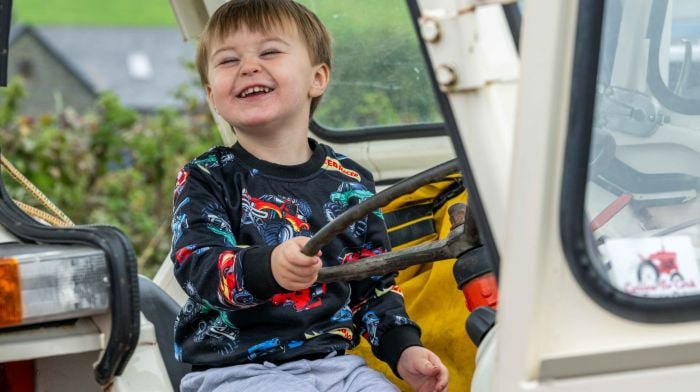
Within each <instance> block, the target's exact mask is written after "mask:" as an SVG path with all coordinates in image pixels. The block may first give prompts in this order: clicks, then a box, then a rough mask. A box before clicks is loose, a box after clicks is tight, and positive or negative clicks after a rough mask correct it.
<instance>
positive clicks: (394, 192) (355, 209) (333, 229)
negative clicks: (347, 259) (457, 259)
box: [302, 159, 478, 282]
mask: <svg viewBox="0 0 700 392" xmlns="http://www.w3.org/2000/svg"><path fill="white" fill-rule="evenodd" d="M458 171H459V166H458V163H457V159H452V160H449V161H446V162H443V163H441V164H439V165H437V166H434V167H432V168H430V169H427V170H425V171H423V172H420V173H418V174H416V175H414V176H411V177H408V178H406V179H404V180H401V181H399V182H397V183H396V184H394V185H392V186H390V187H389V188H386V189H384V190H383V191H381V192H378V193H377V194H375V195H373V196H372V197H370V198H368V199H366V200H364V201H363V202H362V203H359V204H356V205H354V206H352V207H350V208H349V209H347V210H346V211H345V212H343V213H342V214H340V215H339V216H337V217H336V218H335V219H334V220H332V221H330V222H329V223H328V224H326V225H325V226H324V227H323V228H321V230H319V231H318V232H317V233H316V234H314V235H313V236H312V237H311V239H310V240H309V241H308V242H307V243H306V245H305V246H304V248H303V249H302V252H303V253H304V254H306V255H309V256H311V255H315V254H317V253H318V251H319V250H320V249H321V248H322V247H324V246H325V245H327V244H328V243H330V241H331V240H333V238H335V236H336V235H338V234H340V233H342V232H343V231H344V230H345V229H346V228H347V227H349V226H350V225H351V224H352V223H354V222H356V221H358V220H360V219H362V218H363V217H364V216H366V215H368V214H370V213H371V212H372V211H374V210H376V209H379V208H382V207H385V206H386V205H388V204H389V203H390V202H391V201H392V200H394V199H396V198H397V197H399V196H402V195H405V194H409V193H411V192H414V191H416V190H417V189H419V188H420V187H422V186H424V185H427V184H430V183H433V182H436V181H439V180H442V179H444V178H445V177H447V176H448V175H450V174H453V173H456V172H458ZM467 212H468V210H467ZM467 215H468V219H467V221H465V223H464V224H465V229H464V230H460V231H459V232H458V233H455V235H454V236H451V237H450V238H448V239H447V240H445V241H442V242H440V241H435V243H439V244H438V247H445V248H448V247H451V248H455V246H456V247H457V249H462V248H464V247H465V246H471V245H472V244H475V243H476V242H478V234H477V233H476V227H475V225H474V222H473V220H472V219H471V216H470V214H468V213H467ZM465 244H466V245H465ZM424 248H425V247H421V246H416V247H412V248H408V249H405V250H402V251H400V252H401V254H402V255H403V254H406V255H408V254H409V253H410V252H407V251H410V250H412V249H415V250H416V251H417V252H425V249H424ZM452 252H453V253H454V250H452ZM436 254H439V255H447V254H448V253H445V252H438V253H436ZM393 255H398V253H397V252H394V251H392V252H386V253H383V254H382V255H379V256H373V257H368V258H366V259H365V260H369V259H375V258H379V257H381V258H384V259H386V258H387V257H391V256H393ZM409 257H410V255H409ZM420 262H422V261H412V262H411V263H412V264H417V263H420ZM357 263H358V262H355V263H351V264H344V265H340V266H332V267H323V268H321V271H319V279H318V281H319V282H329V281H337V280H343V278H342V276H345V275H348V274H345V273H343V271H339V269H344V268H352V267H355V266H354V265H355V264H357ZM412 264H410V265H412ZM403 265H405V264H403ZM351 266H352V267H351ZM408 266H409V265H405V266H403V268H406V267H408ZM331 271H332V272H331ZM338 272H340V274H339V273H338ZM349 275H352V274H349ZM330 276H333V278H329V277H330ZM338 276H340V278H339V277H338Z"/></svg>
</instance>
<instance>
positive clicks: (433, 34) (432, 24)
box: [420, 19, 440, 43]
mask: <svg viewBox="0 0 700 392" xmlns="http://www.w3.org/2000/svg"><path fill="white" fill-rule="evenodd" d="M420 34H421V36H422V37H423V39H424V40H426V41H427V42H432V43H435V42H437V41H439V40H440V25H439V24H438V22H437V21H435V20H433V19H422V20H421V21H420Z"/></svg>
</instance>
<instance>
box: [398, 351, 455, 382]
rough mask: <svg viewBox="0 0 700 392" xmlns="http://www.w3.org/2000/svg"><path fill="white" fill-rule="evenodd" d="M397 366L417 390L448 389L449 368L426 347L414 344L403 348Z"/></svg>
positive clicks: (405, 379)
mask: <svg viewBox="0 0 700 392" xmlns="http://www.w3.org/2000/svg"><path fill="white" fill-rule="evenodd" d="M396 368H397V370H398V372H399V375H400V376H401V378H403V379H404V381H406V382H407V383H408V385H410V386H411V388H413V390H414V391H416V392H443V391H447V381H448V373H447V368H446V367H445V365H443V364H442V361H440V358H438V356H437V355H435V354H434V353H433V352H432V351H430V350H428V349H427V348H425V347H420V346H412V347H409V348H407V349H405V350H403V352H402V353H401V357H399V363H398V364H397V367H396Z"/></svg>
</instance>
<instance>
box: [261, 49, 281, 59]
mask: <svg viewBox="0 0 700 392" xmlns="http://www.w3.org/2000/svg"><path fill="white" fill-rule="evenodd" d="M278 54H282V51H281V50H278V49H265V50H263V51H262V53H260V56H261V57H263V58H270V57H274V56H275V55H278Z"/></svg>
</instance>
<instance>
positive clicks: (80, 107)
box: [8, 26, 204, 115]
mask: <svg viewBox="0 0 700 392" xmlns="http://www.w3.org/2000/svg"><path fill="white" fill-rule="evenodd" d="M194 52H195V47H194V45H193V44H192V43H190V42H184V41H183V39H182V35H181V33H180V31H179V30H178V29H176V28H165V27H72V26H71V27H68V26H62V27H33V26H23V27H19V28H18V29H17V30H15V31H13V33H12V35H11V38H10V51H9V53H10V54H9V58H8V80H12V78H13V77H16V76H21V77H23V78H24V80H25V84H26V90H27V97H26V98H25V100H24V101H23V104H22V106H21V108H20V112H21V113H23V114H27V115H37V114H41V113H46V112H53V111H55V110H56V108H57V107H59V108H60V107H73V108H74V109H76V110H77V111H78V112H84V111H86V110H90V109H93V108H94V107H95V104H96V98H97V97H98V95H99V94H100V93H102V92H105V91H112V92H114V93H115V94H116V95H117V96H118V97H119V100H120V102H121V103H122V104H123V105H124V106H126V107H130V108H133V109H136V110H138V111H141V112H153V111H155V110H157V109H158V108H161V107H164V106H170V107H178V108H179V107H181V106H182V105H183V103H182V102H181V101H179V100H177V99H176V98H175V92H176V91H177V90H178V89H179V88H181V87H182V86H183V85H186V84H191V83H192V81H193V80H194V79H196V77H197V76H196V73H195V72H194V71H192V70H188V69H187V68H186V66H185V64H186V63H187V62H192V61H193V59H194ZM194 93H196V94H198V95H201V97H202V99H204V93H203V91H202V90H201V89H194Z"/></svg>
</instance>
